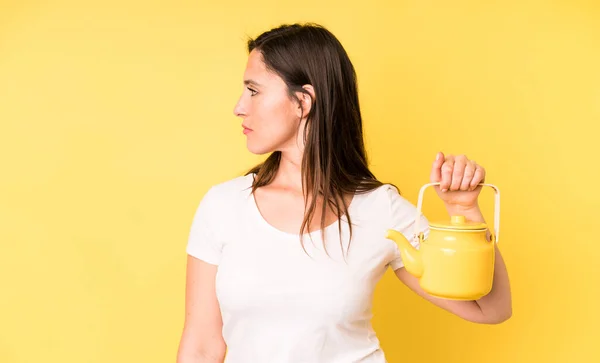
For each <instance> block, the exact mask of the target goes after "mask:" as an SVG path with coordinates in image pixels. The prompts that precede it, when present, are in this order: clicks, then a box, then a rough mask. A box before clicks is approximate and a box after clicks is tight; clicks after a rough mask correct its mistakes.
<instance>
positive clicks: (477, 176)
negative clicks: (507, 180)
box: [469, 164, 485, 190]
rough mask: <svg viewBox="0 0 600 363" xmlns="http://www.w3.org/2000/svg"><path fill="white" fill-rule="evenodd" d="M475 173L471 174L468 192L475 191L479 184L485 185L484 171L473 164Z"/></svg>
mask: <svg viewBox="0 0 600 363" xmlns="http://www.w3.org/2000/svg"><path fill="white" fill-rule="evenodd" d="M475 167H476V169H475V173H474V174H473V179H472V180H471V183H469V186H470V188H471V189H470V190H475V189H476V188H477V186H478V185H479V184H481V183H485V169H484V168H483V167H482V166H480V165H477V164H475Z"/></svg>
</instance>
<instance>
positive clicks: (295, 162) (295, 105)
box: [177, 24, 511, 363]
mask: <svg viewBox="0 0 600 363" xmlns="http://www.w3.org/2000/svg"><path fill="white" fill-rule="evenodd" d="M248 50H249V58H248V62H247V66H246V70H245V74H244V85H245V89H244V91H243V93H242V95H241V97H240V99H239V102H238V103H237V105H236V106H235V109H234V112H235V114H236V115H237V116H239V117H240V118H241V119H242V120H243V123H242V126H243V132H244V134H245V135H246V137H247V147H248V149H249V150H250V152H252V153H255V154H270V156H269V157H268V158H267V159H266V161H265V162H264V163H262V164H260V165H258V166H256V167H255V168H253V169H252V170H251V171H250V172H249V173H248V174H247V175H245V176H240V177H237V178H235V179H232V180H229V181H226V182H223V183H220V184H218V185H215V186H213V187H212V188H211V189H210V190H209V191H208V192H207V194H206V195H205V196H204V198H203V199H202V201H201V203H200V205H199V207H198V210H197V211H196V214H195V216H194V220H193V224H192V227H191V232H190V236H189V241H188V246H187V252H188V254H189V256H188V266H187V285H186V319H185V326H184V331H183V334H182V337H181V342H180V347H179V351H178V357H177V358H178V362H180V363H200V362H202V363H208V362H223V361H224V360H225V361H226V362H227V363H253V362H257V363H268V362H274V363H292V362H303V363H304V362H310V363H320V362H326V363H336V362H341V363H350V362H374V363H383V362H385V357H384V353H383V352H382V350H381V348H380V346H379V342H378V339H377V337H376V335H375V333H374V332H373V330H372V327H371V324H370V319H371V317H372V316H371V300H372V297H373V291H374V288H375V285H376V283H377V282H378V281H379V279H380V278H381V277H382V275H383V273H384V272H385V270H386V268H387V267H388V266H389V267H391V268H392V269H393V270H394V271H395V273H396V275H397V276H398V278H399V279H400V281H402V282H403V283H404V284H406V285H407V286H408V287H409V288H410V289H412V290H413V291H414V292H415V293H417V294H419V295H420V296H422V297H424V298H425V299H427V300H429V301H430V302H432V303H433V304H436V305H437V306H439V307H441V308H443V309H445V310H447V311H449V312H451V313H453V314H456V315H458V316H460V317H461V318H464V319H466V320H469V321H473V322H477V323H489V324H492V323H499V322H502V321H504V320H506V319H507V318H508V317H509V316H510V314H511V296H510V289H509V283H508V277H507V272H506V267H505V265H504V263H503V260H502V257H501V255H500V253H498V254H497V260H496V264H495V276H494V286H493V289H492V291H491V292H490V293H489V294H488V295H487V296H485V297H483V298H482V299H480V300H478V301H450V300H443V299H438V298H434V297H432V296H429V295H428V294H426V293H425V292H424V291H423V290H422V289H421V288H420V287H419V285H418V283H417V280H416V279H415V278H414V277H412V276H411V275H409V274H408V273H407V272H406V271H405V269H404V267H403V263H402V260H401V258H400V254H399V251H398V247H397V246H396V244H395V243H394V242H393V241H391V240H389V239H386V238H385V233H386V231H387V229H389V228H394V229H396V230H398V231H399V232H401V233H403V234H404V235H406V236H407V237H410V236H411V235H412V233H413V230H412V228H413V223H414V216H415V212H416V210H415V206H414V205H412V204H411V203H409V202H408V201H407V200H406V199H404V198H403V197H401V196H400V195H399V193H398V191H397V189H396V188H395V187H393V186H391V185H390V184H384V183H382V182H380V181H378V180H377V179H376V178H375V176H374V175H373V174H372V173H371V171H370V170H369V168H368V166H367V157H366V154H365V148H364V144H363V134H362V120H361V112H360V108H359V102H358V93H357V85H356V75H355V72H354V68H353V66H352V63H351V62H350V60H349V59H348V56H347V54H346V52H345V50H344V48H343V47H342V45H341V44H340V43H339V42H338V40H337V39H336V38H335V37H334V36H333V35H332V34H331V33H330V32H329V31H327V30H326V29H324V28H323V27H321V26H318V25H314V24H308V25H298V24H296V25H290V26H287V25H286V26H281V27H278V28H275V29H272V30H270V31H268V32H266V33H264V34H262V35H260V36H259V37H258V38H256V39H254V40H250V41H249V43H248ZM484 177H485V170H484V169H483V168H482V167H481V166H479V165H477V164H476V163H475V162H473V161H471V160H469V159H467V158H466V157H465V156H456V157H454V156H444V155H443V154H442V153H439V154H438V155H437V158H436V159H435V161H434V162H433V166H432V171H431V180H432V181H439V182H441V184H440V187H439V188H438V189H437V192H438V195H439V196H440V198H441V199H442V200H443V201H444V203H445V205H446V208H447V209H448V212H449V213H450V214H461V215H465V216H466V217H467V218H468V219H470V220H473V221H483V217H482V215H481V212H480V210H479V208H478V204H477V198H478V195H479V192H480V188H481V187H480V186H479V187H478V184H479V183H481V182H483V181H484ZM420 225H421V226H423V227H422V228H421V230H422V232H424V233H425V235H427V232H428V224H427V220H426V219H425V218H424V217H423V222H422V223H421V224H420ZM413 243H414V244H415V245H416V244H417V242H413ZM496 252H499V251H496ZM400 304H401V303H400V302H399V307H398V314H402V313H403V312H402V308H401V306H400ZM226 350H227V357H225V355H226Z"/></svg>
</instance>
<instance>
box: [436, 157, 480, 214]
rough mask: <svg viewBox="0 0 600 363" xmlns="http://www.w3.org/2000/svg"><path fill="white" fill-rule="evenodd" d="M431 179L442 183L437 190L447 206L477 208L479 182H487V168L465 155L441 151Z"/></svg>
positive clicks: (450, 207)
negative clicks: (448, 153)
mask: <svg viewBox="0 0 600 363" xmlns="http://www.w3.org/2000/svg"><path fill="white" fill-rule="evenodd" d="M430 179H431V182H432V183H435V182H439V183H440V185H439V186H435V190H436V192H437V194H438V195H439V197H440V198H441V199H442V201H444V203H445V204H446V207H447V208H449V209H455V208H460V209H471V208H477V206H478V204H477V198H478V197H479V193H480V192H481V186H480V185H479V184H480V183H484V182H485V169H484V168H483V167H482V166H481V165H477V163H475V162H474V161H473V160H469V159H468V158H467V157H466V156H465V155H457V156H453V155H448V156H444V154H443V153H442V152H439V153H438V154H437V157H436V160H435V161H434V162H433V166H432V168H431V178H430Z"/></svg>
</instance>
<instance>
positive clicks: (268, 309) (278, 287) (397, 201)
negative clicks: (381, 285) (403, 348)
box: [187, 174, 429, 363]
mask: <svg viewBox="0 0 600 363" xmlns="http://www.w3.org/2000/svg"><path fill="white" fill-rule="evenodd" d="M253 177H254V175H253V174H250V175H247V176H243V177H238V178H235V179H232V180H229V181H226V182H223V183H221V184H218V185H215V186H213V187H212V188H211V189H210V190H209V191H208V192H207V193H206V195H205V196H204V198H203V199H202V201H201V202H200V204H199V206H198V209H197V211H196V214H195V216H194V219H193V223H192V226H191V231H190V235H189V241H188V245H187V253H188V254H190V255H191V256H194V257H196V258H198V259H201V260H203V261H206V262H208V263H210V264H214V265H218V271H217V277H216V293H217V299H218V301H219V305H220V308H221V313H222V317H223V331H222V334H223V337H224V339H225V343H226V344H227V349H228V352H227V357H226V359H225V362H226V363H271V362H272V363H338V362H339V363H351V362H362V363H365V362H369V363H384V362H386V359H385V356H384V353H383V351H382V350H381V348H380V344H379V340H378V339H377V336H376V334H375V332H374V331H373V328H372V326H371V318H372V313H371V306H372V299H373V292H374V289H375V285H376V284H377V282H378V281H379V280H380V278H381V277H382V276H383V274H384V272H385V271H386V268H387V267H388V266H390V267H391V268H392V269H394V270H395V269H398V268H400V267H402V266H403V263H402V260H401V258H400V253H399V250H398V247H397V245H396V244H395V243H394V242H393V241H392V240H389V239H387V238H385V235H386V232H387V230H388V229H389V228H393V229H396V230H398V231H399V232H401V233H403V234H404V235H405V236H406V237H407V238H408V239H409V240H410V241H412V244H413V245H414V246H418V241H415V239H414V238H413V235H414V221H415V215H416V207H415V206H414V205H413V204H411V203H410V202H408V201H407V200H406V199H405V198H403V197H402V196H400V195H399V194H398V192H397V191H396V189H395V188H394V187H393V186H391V185H387V184H386V185H384V186H382V187H379V188H377V189H375V190H373V191H370V192H368V193H366V194H357V195H355V196H354V199H353V200H352V202H351V204H350V206H349V211H348V213H349V215H350V217H351V219H352V223H353V228H352V232H353V238H352V241H351V243H350V246H349V251H348V232H349V228H348V225H347V219H346V218H345V217H343V218H342V237H343V238H342V241H343V244H342V245H343V247H344V251H348V254H347V255H346V253H344V255H346V256H344V255H342V251H341V245H340V240H339V232H338V225H339V223H337V222H336V223H334V224H331V225H329V226H328V227H326V230H325V232H326V237H325V239H326V241H327V243H326V246H327V252H328V253H329V256H327V254H326V253H325V251H324V249H323V245H322V239H321V234H320V231H315V232H312V233H310V235H311V236H312V242H311V240H310V239H309V238H308V237H306V238H305V239H304V246H305V249H306V252H305V251H304V250H303V249H302V245H301V244H300V238H299V235H298V234H291V233H286V232H283V231H281V230H279V229H277V228H275V227H274V226H272V225H270V224H269V223H268V222H267V221H266V220H265V219H264V218H263V217H262V215H261V213H260V211H259V209H258V207H257V205H256V202H255V199H254V196H253V195H252V194H251V185H252V180H253ZM420 226H421V227H420V229H421V231H423V232H424V233H425V234H426V235H427V234H428V232H429V229H428V223H427V220H426V219H425V217H423V216H422V217H421V222H420ZM344 257H345V258H344ZM403 313H404V312H403V311H402V309H401V307H400V306H399V307H398V314H403Z"/></svg>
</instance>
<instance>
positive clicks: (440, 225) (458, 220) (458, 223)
mask: <svg viewBox="0 0 600 363" xmlns="http://www.w3.org/2000/svg"><path fill="white" fill-rule="evenodd" d="M429 225H430V226H431V227H433V228H437V229H452V230H485V229H486V228H487V224H486V223H481V222H467V221H466V218H465V216H451V217H450V222H449V223H448V222H430V223H429Z"/></svg>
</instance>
